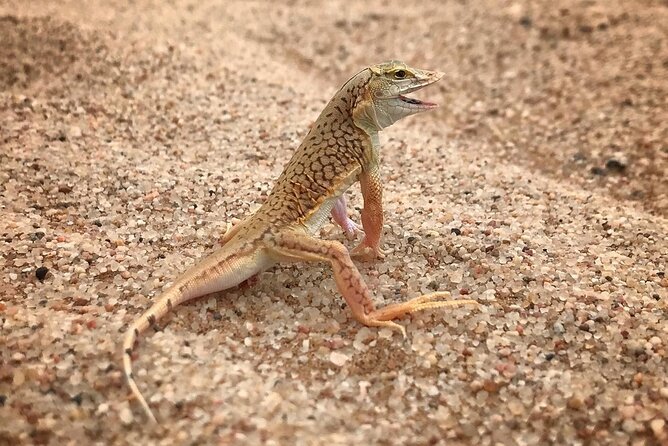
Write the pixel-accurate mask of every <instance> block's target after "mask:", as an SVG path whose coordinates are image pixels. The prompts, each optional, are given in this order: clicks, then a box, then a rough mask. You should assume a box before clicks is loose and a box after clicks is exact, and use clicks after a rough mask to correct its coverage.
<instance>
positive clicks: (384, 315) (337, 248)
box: [265, 231, 478, 337]
mask: <svg viewBox="0 0 668 446" xmlns="http://www.w3.org/2000/svg"><path fill="white" fill-rule="evenodd" d="M265 244H266V246H267V248H268V249H269V251H270V252H271V253H272V254H273V256H275V257H276V260H278V261H281V260H283V261H285V260H288V261H299V260H307V261H321V262H329V263H330V264H331V265H332V270H333V272H334V279H335V281H336V286H337V288H338V290H339V292H340V293H341V294H342V295H343V298H344V299H345V300H346V303H347V304H348V306H349V307H350V309H351V310H352V313H353V317H354V318H355V319H356V320H357V321H359V322H360V323H362V324H364V325H367V326H370V327H390V328H392V329H395V330H399V331H401V333H402V334H403V335H404V337H405V336H406V329H405V328H404V327H403V326H402V325H399V324H397V323H396V322H393V319H397V318H399V317H401V316H403V315H405V314H408V313H415V312H417V311H422V310H427V309H432V308H443V307H452V306H459V305H478V303H477V302H476V301H474V300H438V299H443V298H447V297H449V296H450V293H447V292H437V293H430V294H425V295H423V296H420V297H416V298H414V299H411V300H409V301H407V302H401V303H397V304H391V305H387V306H385V307H382V308H379V309H376V308H375V306H374V304H373V300H372V295H371V292H370V291H369V287H368V286H367V285H366V283H365V282H364V279H363V278H362V275H361V274H360V272H359V271H358V269H357V267H356V266H355V264H354V263H353V261H352V260H351V258H350V255H349V254H348V250H347V249H346V248H345V246H343V245H342V244H341V243H339V242H337V241H333V240H320V239H317V238H315V237H312V236H310V235H308V234H306V233H305V232H301V231H285V232H281V233H278V234H275V235H273V236H272V237H270V238H265Z"/></svg>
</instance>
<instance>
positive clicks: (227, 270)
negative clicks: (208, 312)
mask: <svg viewBox="0 0 668 446" xmlns="http://www.w3.org/2000/svg"><path fill="white" fill-rule="evenodd" d="M274 263H275V262H274V261H273V260H272V259H271V258H270V257H269V256H268V255H267V254H266V253H265V252H263V251H259V252H256V253H254V254H253V255H246V256H244V255H242V256H238V257H233V258H230V259H229V260H226V261H224V262H218V261H217V259H216V258H215V254H214V255H213V256H212V257H211V258H210V259H209V260H208V261H206V260H205V261H204V263H203V265H202V268H201V272H200V274H199V275H198V276H199V277H197V278H196V279H195V280H193V283H192V286H191V287H189V290H188V294H190V295H191V296H192V297H197V296H204V295H206V294H210V293H215V292H218V291H222V290H226V289H228V288H232V287H235V286H237V285H239V284H240V283H241V282H243V281H244V280H247V279H249V278H251V277H253V276H254V275H256V274H258V273H261V272H262V271H265V270H266V269H268V268H270V267H271V266H272V265H274Z"/></svg>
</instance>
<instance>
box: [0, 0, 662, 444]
mask: <svg viewBox="0 0 668 446" xmlns="http://www.w3.org/2000/svg"><path fill="white" fill-rule="evenodd" d="M349 3H350V2H345V1H331V2H294V1H293V2H276V3H272V2H261V1H255V2H246V1H217V2H216V1H211V0H202V1H193V0H173V1H164V2H161V1H155V0H154V1H149V0H137V1H133V2H126V1H117V0H112V1H87V2H80V1H56V0H48V1H47V0H31V1H19V0H14V1H12V0H9V1H7V0H3V1H0V213H1V218H0V264H2V271H1V272H0V444H7V445H23V444H37V445H42V444H48V445H59V446H60V445H87V444H100V445H102V444H132V445H143V444H158V445H171V444H191V445H204V444H247V445H257V444H267V445H319V444H325V445H352V444H358V445H428V444H448V445H467V444H471V445H547V444H555V445H565V444H583V445H585V444H603V445H620V444H633V445H657V444H668V323H667V322H666V319H667V315H668V311H667V310H668V277H666V265H667V264H668V220H667V217H668V179H667V176H666V172H667V168H668V119H666V118H667V110H668V44H667V34H668V27H667V26H666V24H667V23H668V7H666V2H665V1H659V0H656V1H652V0H644V1H641V0H637V1H586V2H583V1H575V0H564V1H558V2H555V1H552V2H547V1H539V2H530V1H501V2H497V1H493V0H478V1H447V2H446V1H442V2H441V1H425V2H420V3H419V5H413V4H408V3H407V2H401V1H395V0H387V1H381V0H371V1H368V2H364V3H362V2H359V3H356V4H355V5H351V4H349ZM388 59H400V60H404V61H406V62H407V63H409V64H411V65H414V66H416V67H420V68H426V69H438V70H441V71H444V72H446V76H445V78H444V79H443V80H442V81H441V82H440V83H439V84H437V85H434V86H433V87H430V88H428V89H426V90H424V91H421V92H420V93H419V94H418V95H417V96H418V97H421V98H424V99H428V100H433V101H435V102H438V103H439V104H441V107H440V108H439V109H438V110H436V111H435V112H430V113H428V114H423V115H419V116H415V117H411V118H408V119H405V120H403V121H401V122H400V123H398V124H396V125H395V126H393V127H391V128H390V129H388V130H387V131H385V132H384V133H383V135H382V141H383V149H382V157H383V159H382V163H383V171H382V174H383V178H384V185H385V211H386V224H385V228H384V247H385V248H386V249H388V250H389V251H390V253H389V254H388V256H387V257H386V259H385V260H384V261H382V262H375V263H361V264H359V268H360V270H361V271H362V273H363V275H364V277H365V278H366V280H367V282H368V284H369V285H370V286H371V288H372V289H373V291H374V293H375V296H376V297H375V298H376V302H377V303H378V305H383V304H386V303H390V302H397V301H401V300H406V299H408V298H410V297H413V296H416V295H419V294H421V293H424V292H429V291H432V290H447V291H450V292H451V293H452V296H453V298H470V299H475V300H477V301H478V302H480V303H481V308H480V309H479V310H472V309H470V308H458V309H456V310H450V311H433V312H426V313H420V314H416V315H413V316H411V317H409V318H405V319H403V320H401V321H400V323H402V324H404V325H405V326H406V329H407V332H408V338H407V339H406V340H403V339H402V338H401V336H399V335H398V334H397V333H394V332H391V331H388V330H376V329H369V328H366V327H363V326H361V325H360V324H358V323H357V322H355V321H354V320H353V319H352V317H351V315H350V311H349V310H348V308H347V307H346V306H345V304H344V302H343V299H342V298H341V297H340V296H339V295H338V293H337V291H336V287H335V284H334V282H333V279H332V275H331V271H330V269H329V267H328V266H327V265H323V264H301V265H286V266H281V267H278V268H275V269H272V270H270V271H267V272H266V273H263V274H262V275H261V277H260V281H259V283H258V284H256V285H254V286H252V287H241V288H238V289H233V290H229V291H227V292H224V293H220V294H218V295H213V296H208V297H205V298H202V299H199V300H196V301H194V302H191V303H189V304H187V305H184V306H182V307H178V308H176V309H175V310H174V312H173V313H172V314H171V315H170V316H169V317H168V318H166V319H165V320H163V321H161V322H160V327H161V330H159V331H157V332H153V331H152V330H151V331H149V332H147V333H146V336H144V337H142V338H141V339H140V342H139V344H138V345H137V348H136V356H135V360H134V367H135V376H136V378H137V381H138V384H139V387H140V388H141V390H142V392H143V393H144V395H145V396H146V397H147V398H148V400H149V403H150V404H151V407H152V408H153V410H154V412H155V413H156V416H157V417H158V419H159V420H160V425H158V426H152V425H150V424H148V423H147V419H146V417H145V416H144V414H143V413H142V411H141V408H140V407H139V406H138V404H136V402H135V401H132V400H131V399H130V397H129V392H128V388H127V386H126V385H125V382H124V380H123V375H122V371H121V358H122V356H121V350H120V341H121V339H122V335H123V331H124V329H125V327H126V326H127V324H128V323H129V322H130V321H132V320H133V319H134V318H135V317H137V316H138V315H139V314H140V313H141V312H142V311H143V310H145V309H146V308H148V307H149V305H150V303H151V301H152V300H153V299H154V298H155V297H156V295H158V294H159V293H160V291H161V290H162V289H163V288H164V287H165V286H167V285H168V284H169V283H170V282H171V281H173V280H174V279H175V278H176V277H177V276H178V274H180V273H181V272H183V271H184V270H185V269H186V268H188V267H189V266H190V265H192V264H194V263H195V262H196V261H197V259H199V258H201V257H203V256H204V255H206V254H207V253H209V252H211V251H212V250H213V249H215V247H216V245H217V243H218V240H219V239H220V237H221V236H222V234H223V233H224V231H225V229H226V228H227V223H228V222H229V223H234V222H235V221H238V220H239V219H240V218H243V217H244V216H245V215H247V214H248V213H249V212H251V211H253V210H255V209H256V208H257V207H258V206H260V204H261V203H262V201H263V200H264V198H265V197H266V196H267V194H268V192H269V190H270V189H271V187H272V184H273V180H274V179H275V178H276V177H277V176H278V175H279V173H280V172H281V169H282V166H283V165H284V163H285V162H286V161H287V160H288V159H289V157H290V156H291V153H292V150H293V149H294V148H295V147H296V146H297V145H298V144H299V142H300V140H301V138H302V137H303V136H304V135H305V134H306V132H307V131H308V128H309V125H310V124H311V123H312V122H313V121H314V120H315V118H316V117H317V115H318V113H319V111H320V110H321V108H322V107H323V106H324V104H325V103H326V102H327V100H328V99H329V98H330V97H331V95H333V93H334V92H335V91H336V90H337V89H338V88H339V86H340V85H341V84H342V83H343V82H345V80H346V79H348V78H349V77H350V76H351V75H352V74H354V73H355V72H357V71H358V70H360V69H361V68H363V67H365V66H367V65H369V64H372V63H377V62H380V61H383V60H388ZM349 198H350V201H351V203H352V204H351V208H352V214H353V218H354V219H356V220H359V209H360V206H361V197H360V194H359V189H358V188H357V187H354V188H353V189H352V190H351V191H350V194H349ZM320 235H321V236H322V237H325V238H330V239H336V240H341V241H343V242H344V243H346V244H347V245H348V246H352V245H353V242H350V241H347V240H345V238H344V236H343V235H342V234H341V231H340V230H338V228H336V227H335V226H334V225H332V224H328V225H327V226H326V227H325V228H324V229H323V230H322V232H321V234H320Z"/></svg>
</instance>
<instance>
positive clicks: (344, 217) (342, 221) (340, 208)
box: [332, 195, 364, 240]
mask: <svg viewBox="0 0 668 446" xmlns="http://www.w3.org/2000/svg"><path fill="white" fill-rule="evenodd" d="M332 219H334V222H336V224H337V225H339V226H340V227H341V229H343V232H344V234H346V237H347V238H348V240H352V239H354V238H355V234H357V233H358V232H361V233H364V231H362V229H361V228H360V227H359V226H357V223H355V222H354V221H352V220H351V219H350V218H349V217H348V209H347V202H346V196H345V195H341V196H340V197H339V198H337V199H336V201H335V202H334V206H333V207H332Z"/></svg>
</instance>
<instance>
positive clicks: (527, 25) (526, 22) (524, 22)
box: [520, 15, 533, 28]
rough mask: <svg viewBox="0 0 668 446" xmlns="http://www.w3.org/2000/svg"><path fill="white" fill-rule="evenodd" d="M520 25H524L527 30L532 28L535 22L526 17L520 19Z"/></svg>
mask: <svg viewBox="0 0 668 446" xmlns="http://www.w3.org/2000/svg"><path fill="white" fill-rule="evenodd" d="M520 25H522V26H523V27H525V28H531V25H533V20H531V17H529V16H527V15H525V16H522V18H520Z"/></svg>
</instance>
